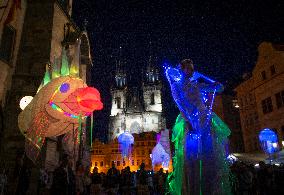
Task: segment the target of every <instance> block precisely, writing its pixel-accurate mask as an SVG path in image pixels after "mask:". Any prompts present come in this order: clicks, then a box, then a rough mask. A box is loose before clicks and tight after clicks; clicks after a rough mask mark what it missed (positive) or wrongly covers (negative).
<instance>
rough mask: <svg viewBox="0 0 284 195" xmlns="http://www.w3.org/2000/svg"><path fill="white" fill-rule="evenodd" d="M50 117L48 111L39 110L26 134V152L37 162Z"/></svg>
mask: <svg viewBox="0 0 284 195" xmlns="http://www.w3.org/2000/svg"><path fill="white" fill-rule="evenodd" d="M49 123H50V122H49V118H48V115H47V113H46V112H39V113H38V114H37V116H36V117H35V118H34V120H33V121H32V124H31V125H30V127H29V128H28V130H27V133H26V135H25V137H26V143H25V153H26V155H27V157H28V158H29V159H31V160H32V161H33V162H35V161H36V160H37V158H38V155H39V153H40V150H41V147H42V145H43V144H44V142H45V134H46V132H47V130H48V126H49Z"/></svg>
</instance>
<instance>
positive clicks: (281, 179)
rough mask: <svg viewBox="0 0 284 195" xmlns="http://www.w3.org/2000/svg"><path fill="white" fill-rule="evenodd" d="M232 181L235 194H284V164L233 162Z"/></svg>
mask: <svg viewBox="0 0 284 195" xmlns="http://www.w3.org/2000/svg"><path fill="white" fill-rule="evenodd" d="M230 168H231V177H230V181H231V184H232V192H233V194H234V195H270V194H275V195H278V194H284V164H276V165H275V164H265V163H264V162H263V161H261V162H259V163H258V164H248V163H244V162H241V161H236V162H235V163H233V164H232V166H231V167H230Z"/></svg>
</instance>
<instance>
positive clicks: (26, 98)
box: [20, 96, 33, 110]
mask: <svg viewBox="0 0 284 195" xmlns="http://www.w3.org/2000/svg"><path fill="white" fill-rule="evenodd" d="M32 100H33V96H24V97H22V99H21V100H20V108H21V109H22V110H24V109H25V107H26V106H27V105H29V103H30V102H31V101H32Z"/></svg>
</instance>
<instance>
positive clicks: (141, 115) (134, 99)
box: [108, 63, 166, 140]
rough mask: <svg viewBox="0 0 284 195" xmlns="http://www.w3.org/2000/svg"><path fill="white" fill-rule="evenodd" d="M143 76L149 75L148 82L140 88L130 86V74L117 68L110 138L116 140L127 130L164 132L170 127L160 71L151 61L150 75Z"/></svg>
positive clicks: (138, 132)
mask: <svg viewBox="0 0 284 195" xmlns="http://www.w3.org/2000/svg"><path fill="white" fill-rule="evenodd" d="M143 76H145V77H146V81H145V82H143V83H142V87H141V88H140V89H138V88H137V87H135V88H129V87H128V85H127V75H126V73H125V72H124V71H123V70H121V69H119V68H117V70H116V74H115V86H114V87H112V89H111V96H112V107H111V116H110V124H109V131H108V132H109V140H113V139H115V138H116V137H117V136H118V135H119V134H121V133H123V132H125V131H128V132H130V133H132V134H134V133H136V134H140V133H143V132H160V131H161V129H164V128H165V127H166V120H165V118H164V116H163V110H162V91H161V89H162V84H161V82H160V79H159V72H158V70H157V69H155V68H154V67H153V66H152V65H151V63H149V65H148V66H147V71H146V75H143Z"/></svg>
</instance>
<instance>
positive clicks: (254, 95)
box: [235, 42, 284, 152]
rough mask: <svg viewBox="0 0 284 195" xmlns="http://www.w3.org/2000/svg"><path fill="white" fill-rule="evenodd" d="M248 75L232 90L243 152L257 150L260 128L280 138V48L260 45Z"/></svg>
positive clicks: (283, 99) (283, 50)
mask: <svg viewBox="0 0 284 195" xmlns="http://www.w3.org/2000/svg"><path fill="white" fill-rule="evenodd" d="M258 54H259V55H258V59H257V62H256V65H255V67H254V69H253V71H252V75H251V76H250V77H249V78H246V81H244V82H243V83H241V84H240V85H239V86H238V87H237V88H236V89H235V91H236V92H237V98H238V102H239V106H240V117H241V125H242V132H243V138H244V145H245V151H246V152H252V151H256V150H259V149H260V146H259V143H258V134H259V132H260V130H262V129H264V128H270V129H273V130H274V131H275V133H277V135H278V137H279V142H280V143H281V142H282V141H283V139H284V45H279V44H272V43H269V42H263V43H261V44H260V45H259V47H258Z"/></svg>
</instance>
